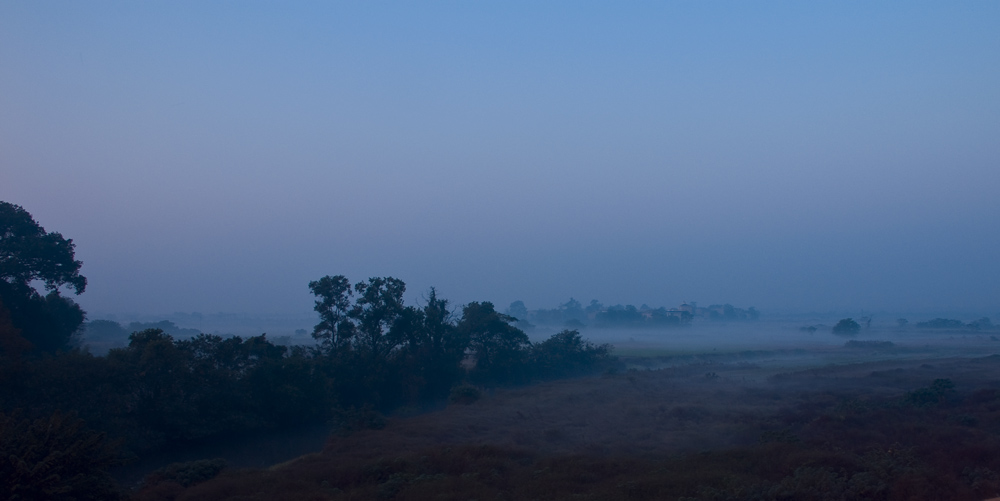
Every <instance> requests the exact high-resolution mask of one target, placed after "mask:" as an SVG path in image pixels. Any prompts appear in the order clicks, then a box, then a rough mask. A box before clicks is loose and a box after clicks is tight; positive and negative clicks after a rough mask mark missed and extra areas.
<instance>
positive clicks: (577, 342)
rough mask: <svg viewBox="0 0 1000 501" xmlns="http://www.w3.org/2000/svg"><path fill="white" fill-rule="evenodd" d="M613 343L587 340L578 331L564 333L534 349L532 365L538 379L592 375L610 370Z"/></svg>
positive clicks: (534, 346)
mask: <svg viewBox="0 0 1000 501" xmlns="http://www.w3.org/2000/svg"><path fill="white" fill-rule="evenodd" d="M611 350H612V347H611V345H609V344H602V345H599V346H598V345H595V344H593V343H590V342H588V341H584V340H583V338H582V337H581V336H580V333H579V332H578V331H575V330H564V331H562V332H560V333H558V334H554V335H553V336H552V337H550V338H549V339H547V340H545V341H543V342H541V343H538V344H535V345H533V346H532V347H531V362H532V367H533V369H534V371H535V374H536V377H538V378H540V379H553V378H562V377H571V376H580V375H584V374H591V373H594V372H596V371H601V370H604V369H606V368H608V367H610V366H611V365H612V364H613V363H614V360H612V357H611Z"/></svg>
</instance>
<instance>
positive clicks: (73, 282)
mask: <svg viewBox="0 0 1000 501" xmlns="http://www.w3.org/2000/svg"><path fill="white" fill-rule="evenodd" d="M73 251H74V246H73V240H72V239H67V238H63V236H62V235H61V234H59V233H56V232H47V231H45V228H42V226H41V225H39V224H38V223H37V222H36V221H35V219H34V218H33V217H32V216H31V214H29V213H28V211H26V210H24V209H23V208H21V207H20V206H18V205H14V204H11V203H8V202H3V201H0V308H3V309H4V310H6V311H7V312H8V313H9V317H10V321H11V324H12V325H13V327H14V328H16V329H17V330H18V331H19V332H20V335H21V336H22V337H23V338H24V339H25V340H27V341H28V342H30V343H31V347H32V348H33V349H34V350H35V351H38V352H46V353H53V352H56V351H59V350H61V349H65V348H66V347H67V346H69V344H70V342H71V340H72V336H73V334H74V333H76V332H77V330H78V329H79V328H80V325H82V324H83V321H84V319H85V314H84V312H83V310H82V309H81V308H80V306H79V305H77V304H76V303H75V302H73V301H72V300H71V299H68V298H65V297H63V296H62V295H61V294H60V293H59V288H60V287H63V286H66V287H68V288H70V289H72V290H73V292H75V293H76V294H80V293H81V292H83V291H84V289H86V288H87V278H86V277H84V276H83V275H81V274H80V267H81V266H82V265H83V263H81V262H80V261H77V260H76V258H75V256H74V252H73ZM36 282H41V283H42V285H43V287H44V289H45V290H46V291H48V293H47V294H46V295H45V296H42V295H41V294H40V293H39V292H38V291H37V290H35V288H34V287H33V285H34V283H36ZM7 344H8V345H9V343H7ZM0 349H2V347H0ZM5 351H9V350H5Z"/></svg>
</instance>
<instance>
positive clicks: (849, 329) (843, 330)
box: [833, 318, 861, 336]
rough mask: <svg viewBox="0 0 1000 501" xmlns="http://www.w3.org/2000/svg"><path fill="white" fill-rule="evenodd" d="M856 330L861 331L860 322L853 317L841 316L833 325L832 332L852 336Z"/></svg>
mask: <svg viewBox="0 0 1000 501" xmlns="http://www.w3.org/2000/svg"><path fill="white" fill-rule="evenodd" d="M858 332H861V324H859V323H857V322H855V321H854V319H853V318H843V319H841V320H840V321H839V322H837V325H834V326H833V333H834V334H838V335H841V336H853V335H855V334H857V333H858Z"/></svg>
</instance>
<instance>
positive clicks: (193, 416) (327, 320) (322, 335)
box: [0, 202, 616, 499]
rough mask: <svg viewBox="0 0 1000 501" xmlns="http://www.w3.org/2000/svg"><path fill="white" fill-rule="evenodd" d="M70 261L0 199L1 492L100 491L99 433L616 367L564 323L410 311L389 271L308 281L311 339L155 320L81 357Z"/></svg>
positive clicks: (306, 412) (54, 241)
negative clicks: (531, 326) (552, 325)
mask: <svg viewBox="0 0 1000 501" xmlns="http://www.w3.org/2000/svg"><path fill="white" fill-rule="evenodd" d="M81 264H82V263H81V262H80V261H77V260H76V259H75V256H74V246H73V242H72V240H69V239H65V238H63V237H62V235H60V234H58V233H49V232H46V231H45V230H44V229H43V228H42V227H41V226H40V225H39V224H38V223H37V222H35V221H34V219H33V218H32V217H31V215H30V214H29V213H28V212H27V211H25V210H24V209H22V208H21V207H19V206H17V205H13V204H9V203H6V202H0V451H2V452H3V458H4V461H0V463H4V464H5V465H6V466H4V467H0V486H7V487H3V488H0V497H12V498H16V497H17V496H21V497H22V498H32V497H33V496H34V495H35V494H32V493H39V492H47V493H50V494H51V493H56V494H59V496H55V497H53V496H49V497H51V498H53V499H55V498H58V497H60V496H61V497H64V498H67V499H70V498H73V499H87V498H95V499H111V498H112V497H113V496H112V495H111V493H110V491H108V485H109V484H108V482H107V478H106V475H104V474H103V473H101V472H100V471H97V472H96V473H95V469H94V467H93V466H94V465H97V470H101V469H102V468H104V467H105V466H107V465H110V464H112V463H114V462H115V461H118V460H119V459H120V455H117V453H114V452H113V451H114V449H115V448H114V447H113V445H112V443H111V442H109V441H108V439H107V437H109V436H110V437H115V438H117V439H120V440H122V441H123V443H124V444H125V446H126V448H127V449H128V450H131V451H133V452H141V451H144V450H150V449H154V448H158V447H161V446H164V445H166V444H171V445H178V444H183V443H185V442H191V441H198V440H202V439H206V438H209V437H217V436H220V435H226V434H233V433H241V432H250V431H255V430H263V429H272V428H279V427H287V426H293V425H298V424H304V423H321V422H325V421H327V420H331V419H336V418H338V417H343V416H350V415H351V413H352V412H355V413H357V412H367V413H370V412H372V410H378V411H390V410H392V409H394V408H397V407H399V406H421V405H427V404H431V403H438V402H443V401H445V399H446V398H447V396H448V394H449V392H450V391H451V390H452V389H453V388H456V387H460V388H461V387H465V388H467V386H466V385H469V384H474V385H478V386H482V387H493V386H501V385H516V384H524V383H528V382H531V381H535V380H541V379H549V378H557V377H566V376H573V375H579V374H584V373H587V372H594V371H600V370H602V369H604V368H606V367H608V366H609V365H611V364H614V363H616V362H615V359H614V358H613V357H612V356H611V348H610V346H608V345H601V346H597V345H594V344H592V343H589V342H586V341H584V340H583V339H582V338H581V336H580V334H579V332H578V331H575V330H565V331H563V332H560V333H559V334H556V335H554V336H552V337H551V338H550V339H548V340H546V341H544V342H541V343H532V342H531V341H530V340H529V339H528V337H527V335H526V334H525V333H524V331H522V330H521V329H519V328H518V327H516V325H514V323H515V320H514V318H512V317H510V316H508V315H504V314H502V313H499V312H497V311H496V310H495V309H494V307H493V304H491V303H489V302H473V303H469V304H467V305H465V306H464V307H462V308H461V314H460V315H455V314H454V313H453V311H452V309H451V308H450V307H449V303H448V301H447V300H444V299H441V298H439V297H438V295H437V293H436V291H434V290H433V289H432V290H431V291H430V295H429V298H428V299H427V301H426V304H424V305H423V306H422V307H417V306H410V305H406V304H404V301H403V293H404V292H405V290H406V285H405V284H404V283H403V281H401V280H399V279H396V278H391V277H384V278H371V279H369V280H367V281H362V282H358V283H356V284H353V285H352V284H351V283H350V282H349V281H348V280H347V278H345V277H343V276H339V275H338V276H326V277H323V278H321V279H319V280H316V281H314V282H311V283H310V284H309V288H310V289H311V290H312V292H313V294H314V295H315V296H316V298H317V300H316V304H315V309H316V311H317V312H318V313H319V317H320V321H319V323H318V324H317V325H316V327H315V329H314V331H313V337H314V338H315V339H316V340H317V344H316V345H315V346H292V347H288V346H282V345H277V344H275V343H273V342H271V341H270V340H268V339H267V337H266V336H265V335H260V336H255V337H250V338H247V339H243V338H241V337H238V336H234V337H229V338H223V337H221V336H218V335H211V334H201V333H198V334H197V335H194V336H193V337H187V336H185V339H176V338H174V337H173V336H172V335H171V332H174V333H176V334H180V335H185V334H191V332H186V331H183V330H181V329H178V328H177V327H176V326H175V325H173V324H170V323H169V322H167V323H163V324H132V325H130V326H129V328H130V329H131V330H133V332H132V333H131V335H129V336H128V345H127V346H124V347H120V348H114V349H111V350H110V351H109V352H108V353H107V354H106V355H104V356H95V355H93V354H91V353H89V352H87V351H81V350H79V349H76V348H74V346H76V339H77V336H78V332H79V329H80V327H81V325H82V324H83V322H84V320H85V318H86V316H85V313H84V311H83V310H82V309H81V308H80V307H79V306H78V305H77V304H76V303H75V302H73V301H72V300H71V299H69V298H67V297H65V296H63V295H62V290H70V291H73V292H75V293H77V294H79V293H82V292H83V291H84V289H85V288H86V284H87V281H86V278H85V277H83V276H82V275H80V267H81ZM36 286H40V287H41V288H42V289H43V290H44V291H45V294H42V293H41V292H39V291H38V290H37V289H36V288H35V287H36ZM89 327H90V328H91V329H92V330H93V331H94V332H93V333H94V334H100V335H103V336H111V337H114V336H116V335H121V334H124V332H125V331H124V330H123V329H122V327H121V326H120V325H119V324H117V323H115V322H100V321H96V322H91V324H90V325H89ZM351 409H366V410H364V411H351ZM92 429H93V430H97V431H98V432H103V433H95V432H94V431H91V430H92ZM17 430H22V431H23V430H57V431H59V433H62V435H56V434H53V433H55V432H53V433H49V434H45V433H35V432H31V433H27V432H21V431H17ZM56 439H58V440H56ZM8 460H9V461H8ZM63 460H65V461H63ZM60 461H62V462H60ZM8 463H9V464H8ZM64 463H65V464H64ZM87 465H90V466H87ZM57 470H58V471H57ZM46 472H49V473H46ZM52 472H56V473H52ZM50 473H51V474H50ZM53 475H54V476H53ZM4 489H6V490H4ZM88 493H89V494H88ZM95 493H96V494H95Z"/></svg>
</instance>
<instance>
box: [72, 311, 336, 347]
mask: <svg viewBox="0 0 1000 501" xmlns="http://www.w3.org/2000/svg"><path fill="white" fill-rule="evenodd" d="M91 318H92V320H90V321H88V322H87V323H85V324H84V326H83V327H82V328H81V330H80V333H79V334H80V341H79V344H80V346H81V347H86V348H87V349H89V350H90V351H91V352H92V353H95V354H104V353H107V351H108V350H110V349H112V348H121V347H123V346H127V345H128V336H129V334H131V333H133V332H136V331H140V330H143V329H151V328H154V329H162V330H163V332H165V333H167V334H169V335H171V336H172V337H173V338H175V339H189V338H192V337H194V336H197V335H198V334H214V335H218V336H222V337H231V336H241V337H250V336H259V335H261V334H266V335H267V339H268V340H270V341H271V342H273V343H275V344H279V345H284V346H292V345H309V346H311V345H314V344H316V341H315V340H314V339H313V338H312V335H311V332H312V329H313V325H315V324H316V322H317V319H316V314H315V313H312V312H309V313H303V314H289V315H249V314H240V313H211V314H203V313H198V312H194V313H173V314H170V315H137V314H133V315H130V314H122V315H115V314H104V315H91Z"/></svg>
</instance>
